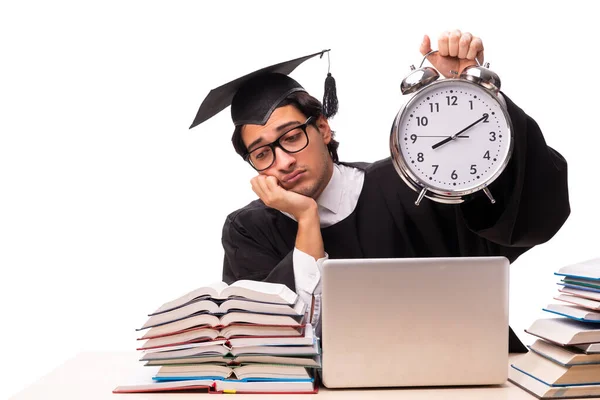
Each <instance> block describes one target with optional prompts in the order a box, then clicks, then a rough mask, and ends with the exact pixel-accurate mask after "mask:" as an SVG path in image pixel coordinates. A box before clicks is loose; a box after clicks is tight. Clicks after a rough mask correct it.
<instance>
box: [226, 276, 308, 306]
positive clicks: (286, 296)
mask: <svg viewBox="0 0 600 400" xmlns="http://www.w3.org/2000/svg"><path fill="white" fill-rule="evenodd" d="M236 288H242V289H247V290H250V291H252V292H256V293H264V294H266V295H268V297H276V298H279V299H281V300H282V301H283V302H284V303H286V304H294V303H295V302H296V298H297V297H298V295H297V294H296V293H295V292H293V291H292V290H291V289H290V288H288V287H287V286H285V285H283V284H280V283H270V282H260V281H250V280H239V281H236V282H234V283H232V284H231V285H230V286H229V288H228V289H227V290H224V291H223V292H222V295H225V294H227V295H228V296H230V295H238V293H243V292H238V291H236Z"/></svg>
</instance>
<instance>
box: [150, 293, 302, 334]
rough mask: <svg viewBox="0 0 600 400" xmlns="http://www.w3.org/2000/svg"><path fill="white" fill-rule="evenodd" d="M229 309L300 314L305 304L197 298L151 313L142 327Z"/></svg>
mask: <svg viewBox="0 0 600 400" xmlns="http://www.w3.org/2000/svg"><path fill="white" fill-rule="evenodd" d="M231 311H246V312H251V313H262V314H275V315H289V316H302V315H304V313H305V312H306V304H305V303H304V301H303V300H302V299H301V298H300V297H298V299H297V301H296V303H295V304H291V305H289V304H275V303H260V302H256V301H248V300H245V299H241V298H240V299H229V300H225V301H223V302H216V301H213V300H198V301H192V302H191V303H188V304H186V305H184V306H181V307H179V308H175V309H173V310H171V311H165V312H163V313H160V314H153V315H152V316H150V318H148V320H147V321H146V323H145V324H144V326H142V329H146V328H150V327H153V326H158V325H163V324H166V323H169V322H174V321H178V320H181V319H184V318H187V317H190V316H192V315H194V314H201V313H206V314H215V315H221V314H226V313H228V312H231Z"/></svg>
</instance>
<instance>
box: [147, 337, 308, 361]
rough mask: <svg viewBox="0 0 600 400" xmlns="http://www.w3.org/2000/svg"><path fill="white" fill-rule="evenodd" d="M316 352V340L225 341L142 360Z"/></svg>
mask: <svg viewBox="0 0 600 400" xmlns="http://www.w3.org/2000/svg"><path fill="white" fill-rule="evenodd" d="M271 340H272V339H271ZM316 354H319V345H318V342H317V341H316V340H314V342H313V343H311V344H298V345H286V344H285V343H284V344H281V345H279V346H273V345H268V344H267V345H264V344H257V345H251V346H239V347H235V346H231V347H229V346H224V344H223V343H221V344H212V343H211V344H209V345H207V346H199V347H192V348H187V349H182V350H173V351H157V352H146V353H145V354H144V355H143V356H142V358H141V359H140V361H158V360H185V361H188V362H191V360H192V359H194V358H199V357H210V356H218V357H224V356H233V357H239V356H243V355H247V356H250V355H271V356H312V355H316Z"/></svg>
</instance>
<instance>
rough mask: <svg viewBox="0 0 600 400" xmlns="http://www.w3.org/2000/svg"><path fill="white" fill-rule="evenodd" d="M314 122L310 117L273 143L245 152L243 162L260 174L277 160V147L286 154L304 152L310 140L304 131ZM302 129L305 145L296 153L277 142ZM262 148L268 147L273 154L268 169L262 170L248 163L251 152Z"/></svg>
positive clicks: (250, 162)
mask: <svg viewBox="0 0 600 400" xmlns="http://www.w3.org/2000/svg"><path fill="white" fill-rule="evenodd" d="M313 120H314V117H312V116H310V117H308V118H307V119H306V121H304V123H303V124H300V125H298V126H294V127H293V128H290V129H288V130H287V131H285V132H283V133H282V134H281V135H279V137H278V138H277V139H275V140H274V141H272V142H271V143H267V144H263V145H262V146H258V147H257V148H255V149H252V151H249V152H247V153H246V154H244V161H246V162H247V163H248V164H250V166H251V167H252V168H254V169H255V170H256V171H257V172H261V171H265V170H267V169H269V168H271V167H272V166H273V164H275V160H276V159H277V153H276V152H275V148H276V147H279V148H280V149H281V150H283V151H284V152H286V153H288V154H296V153H299V152H301V151H302V150H304V149H305V148H307V147H308V144H309V143H310V139H309V137H308V132H307V131H306V128H307V127H308V125H310V124H311V123H312V122H314V121H313ZM298 128H300V129H302V132H304V136H305V137H306V144H305V145H304V147H302V148H301V149H299V150H296V151H289V150H286V149H285V148H284V147H283V146H282V145H281V143H279V141H280V140H281V138H282V137H284V136H285V135H287V134H288V133H290V132H291V131H293V130H295V129H298ZM263 147H270V148H271V151H272V152H273V161H271V164H269V166H268V167H266V168H262V169H258V168H256V167H255V166H254V165H253V164H252V161H250V154H252V153H253V152H255V151H256V150H258V149H262V148H263Z"/></svg>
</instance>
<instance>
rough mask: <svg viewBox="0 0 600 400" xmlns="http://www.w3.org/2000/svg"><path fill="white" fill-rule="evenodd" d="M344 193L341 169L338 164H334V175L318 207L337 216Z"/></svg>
mask: <svg viewBox="0 0 600 400" xmlns="http://www.w3.org/2000/svg"><path fill="white" fill-rule="evenodd" d="M343 193H344V180H343V179H342V173H341V172H340V167H339V166H338V165H337V164H333V174H331V179H330V180H329V183H328V184H327V186H326V187H325V189H324V190H323V193H321V195H320V196H319V198H318V199H317V205H319V207H323V208H325V209H327V210H329V211H331V212H332V213H334V214H337V213H338V210H339V208H340V203H341V202H342V195H343Z"/></svg>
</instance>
